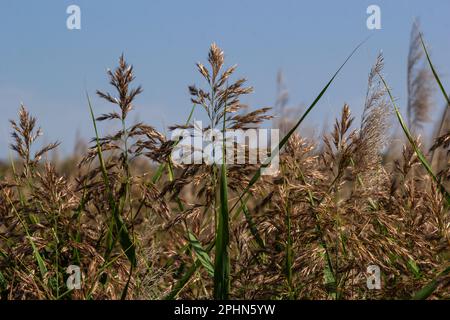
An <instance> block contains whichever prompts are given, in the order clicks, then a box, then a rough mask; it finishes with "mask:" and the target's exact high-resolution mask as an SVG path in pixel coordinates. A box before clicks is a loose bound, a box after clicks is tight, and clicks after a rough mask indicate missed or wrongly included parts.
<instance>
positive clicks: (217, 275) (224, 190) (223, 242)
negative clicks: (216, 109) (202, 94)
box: [214, 93, 230, 300]
mask: <svg viewBox="0 0 450 320" xmlns="http://www.w3.org/2000/svg"><path fill="white" fill-rule="evenodd" d="M227 107H228V106H227V93H225V110H224V115H223V138H222V139H223V148H222V167H221V171H220V213H219V222H218V226H217V232H216V255H215V264H214V298H215V299H217V300H226V299H228V294H229V291H230V257H229V253H228V245H229V242H230V235H229V233H230V230H229V228H230V227H229V211H228V181H227V164H226V152H225V148H226V138H225V130H226V120H225V119H226V111H227V110H226V108H227Z"/></svg>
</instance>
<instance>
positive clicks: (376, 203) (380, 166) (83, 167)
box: [0, 26, 450, 300]
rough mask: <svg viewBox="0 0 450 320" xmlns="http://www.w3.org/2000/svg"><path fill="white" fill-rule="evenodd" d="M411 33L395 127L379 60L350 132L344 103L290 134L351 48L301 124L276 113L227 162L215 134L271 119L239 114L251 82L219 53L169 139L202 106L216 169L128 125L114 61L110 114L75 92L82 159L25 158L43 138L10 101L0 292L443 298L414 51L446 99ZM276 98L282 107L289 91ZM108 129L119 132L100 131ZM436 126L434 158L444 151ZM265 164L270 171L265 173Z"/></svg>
mask: <svg viewBox="0 0 450 320" xmlns="http://www.w3.org/2000/svg"><path fill="white" fill-rule="evenodd" d="M414 28H415V29H413V32H412V35H413V36H412V39H411V46H410V55H409V58H408V61H409V64H408V65H409V66H410V68H409V72H408V76H407V79H408V81H407V82H408V84H409V85H408V88H409V97H408V101H409V102H408V105H407V109H406V111H407V114H408V115H409V116H408V117H407V118H405V119H406V120H405V119H404V118H403V116H402V113H401V111H400V107H399V106H398V105H397V103H396V102H395V100H394V97H393V93H392V90H391V89H390V88H389V86H388V83H387V80H386V79H385V78H384V76H383V75H382V69H383V57H382V55H379V56H378V57H377V60H376V62H375V64H374V66H373V67H372V69H371V71H370V73H369V77H368V79H369V80H368V89H367V93H366V100H365V103H364V105H363V106H362V107H363V116H362V119H361V124H360V125H356V124H355V121H354V120H355V119H354V117H353V116H352V112H351V106H349V105H348V104H344V107H343V108H342V111H341V114H340V116H339V117H338V118H337V119H336V121H335V124H334V126H333V127H332V128H331V129H330V130H325V131H324V133H323V134H322V135H321V136H320V137H317V136H315V137H307V134H306V130H299V129H300V128H302V125H305V123H307V121H308V119H309V118H308V117H309V115H310V114H311V112H312V111H313V110H315V109H316V108H317V107H318V105H319V102H320V101H321V100H322V99H323V97H324V96H325V95H326V94H327V92H328V90H329V89H330V87H331V86H332V85H333V83H334V82H335V81H337V78H338V76H339V75H340V73H341V72H342V70H343V68H344V67H345V66H346V65H347V63H348V62H349V61H350V59H351V58H352V57H353V56H354V54H355V53H356V52H357V51H358V49H359V48H360V47H361V46H362V45H363V43H365V42H363V43H361V44H359V45H358V46H357V47H356V48H355V49H354V50H353V51H352V52H351V53H350V55H349V56H348V57H347V58H346V59H345V60H344V62H343V63H342V64H341V65H340V66H339V68H338V69H337V71H336V72H335V73H333V74H332V76H331V78H330V79H329V80H328V81H327V82H326V83H325V86H324V87H323V88H322V89H321V90H320V91H319V93H318V95H317V96H316V97H315V99H314V100H313V101H312V103H311V104H310V105H309V106H308V107H307V108H306V110H305V111H304V112H303V113H302V114H301V116H300V117H299V118H298V119H294V120H295V121H292V119H286V118H281V119H277V123H278V125H279V127H281V128H287V129H288V130H285V131H284V132H285V134H284V135H283V136H282V137H281V139H280V142H279V143H278V145H277V146H276V147H275V148H274V149H273V150H269V151H272V152H271V155H270V157H269V159H267V160H266V162H264V163H260V164H258V165H252V164H246V165H236V164H233V163H226V159H228V154H227V153H226V152H227V149H226V146H227V141H226V139H225V138H226V133H227V131H229V130H234V129H242V130H246V129H249V128H254V127H258V126H259V125H261V124H262V123H263V122H264V121H266V120H269V119H271V118H272V116H271V115H270V112H271V111H270V108H267V107H264V108H258V109H256V110H254V111H250V110H249V109H248V108H247V106H246V105H245V104H243V103H242V102H241V100H242V97H243V96H245V95H248V94H250V93H252V91H253V89H252V88H251V87H247V86H246V80H245V79H243V78H238V79H237V80H235V81H233V77H234V75H235V74H236V73H237V67H236V66H231V67H228V68H226V67H225V65H226V63H225V56H224V53H223V51H222V50H221V49H220V48H219V47H218V46H217V45H216V44H212V45H211V47H210V49H209V52H208V57H207V60H208V63H207V65H203V64H201V63H198V64H197V69H198V71H199V74H200V76H201V78H202V80H203V83H205V88H199V87H197V86H195V85H192V86H190V87H189V91H190V94H191V102H192V103H193V105H192V107H190V108H188V112H189V116H188V118H187V121H186V122H184V123H182V124H180V125H177V124H175V125H173V126H172V127H170V130H176V129H188V130H191V129H193V126H194V125H193V123H192V119H194V116H196V113H197V112H204V114H205V115H206V116H207V118H208V121H209V124H208V128H205V130H204V132H202V133H204V134H205V135H206V134H208V131H209V130H210V129H214V128H218V130H220V131H221V133H222V143H223V145H222V146H221V155H222V157H221V160H222V162H221V163H220V164H217V163H213V164H212V165H207V164H205V163H202V164H199V163H197V164H196V163H178V162H176V161H174V158H172V152H173V151H174V149H175V148H177V147H179V146H180V144H181V143H183V142H184V141H182V139H184V138H185V137H183V138H180V139H177V140H175V141H172V140H170V139H168V137H166V136H165V135H163V134H161V133H160V132H158V131H157V130H156V129H154V128H153V127H151V126H149V125H147V124H144V123H143V122H134V123H130V117H129V115H130V113H132V112H133V110H134V108H135V104H136V101H137V99H139V95H140V93H141V92H142V88H141V87H140V86H137V87H133V86H132V85H133V83H134V80H135V73H134V69H133V67H132V66H131V65H129V64H128V63H127V62H126V61H125V58H124V56H121V57H120V59H119V64H118V66H117V68H116V69H114V70H112V71H108V74H107V75H108V78H109V82H110V84H111V86H112V88H113V90H114V91H113V92H112V93H108V92H101V91H98V92H97V96H98V98H99V99H103V100H105V101H107V102H109V103H110V105H111V106H112V107H113V109H112V110H111V111H110V112H109V113H105V114H102V115H100V116H96V115H95V110H94V107H93V103H92V102H93V101H91V97H90V96H89V95H88V94H86V98H87V104H88V107H89V114H90V121H91V122H92V127H93V135H94V138H93V139H92V140H91V142H90V144H89V145H88V146H86V147H85V148H84V150H83V151H82V152H81V153H82V154H81V155H80V154H76V155H74V156H73V159H68V160H66V162H65V163H63V164H62V163H59V162H57V161H49V160H48V159H49V155H48V154H49V152H51V151H52V150H54V149H56V148H57V146H58V143H53V144H49V145H46V146H44V147H43V148H42V149H39V150H38V151H37V152H36V153H32V151H31V150H32V149H34V148H35V146H36V140H37V139H38V137H39V136H40V135H41V131H40V130H39V129H38V128H37V127H36V122H37V120H36V119H35V118H33V117H32V116H31V115H30V114H29V113H28V111H26V109H25V108H24V107H22V108H21V109H20V111H19V121H12V122H11V125H12V129H13V133H12V138H13V143H12V149H13V150H14V152H15V153H16V154H17V158H15V159H13V160H12V161H11V165H10V166H9V167H7V168H6V169H0V170H2V171H0V175H1V177H2V178H1V180H0V297H1V298H4V299H178V298H180V299H205V298H206V299H218V300H225V299H399V298H402V299H404V298H414V299H430V298H432V299H445V298H448V297H449V296H448V284H449V283H448V272H449V267H448V257H449V254H450V248H449V231H450V229H449V226H450V223H449V221H450V220H449V219H450V218H449V204H450V196H449V192H448V187H449V185H448V177H449V172H450V171H449V166H448V163H447V162H448V155H447V158H445V161H442V157H440V158H439V159H437V158H435V162H440V163H439V165H436V166H432V165H431V163H430V162H432V161H433V155H434V153H432V154H431V155H430V154H428V153H427V152H426V151H424V150H423V148H422V145H421V142H420V139H419V138H418V133H419V132H420V131H419V129H420V126H421V124H422V123H423V122H424V121H425V119H427V117H426V115H427V113H428V112H429V110H431V109H430V108H431V107H433V106H432V104H431V101H432V100H431V99H429V96H428V94H429V93H430V92H431V91H429V90H428V89H431V87H432V85H434V82H433V81H430V80H432V78H431V79H430V78H428V77H426V76H424V75H425V71H424V70H423V69H420V68H418V66H419V65H420V62H421V59H422V55H421V54H420V51H421V50H423V53H425V56H424V57H423V58H424V59H425V58H426V61H427V62H428V67H429V69H430V70H431V74H433V76H434V79H435V82H436V83H437V85H438V86H439V88H440V91H441V92H442V94H443V95H444V96H445V98H446V102H447V103H448V104H449V105H450V103H449V102H450V101H449V97H448V95H447V93H446V91H445V89H444V85H443V83H442V81H441V79H440V78H439V76H438V73H437V71H436V69H435V67H434V65H433V63H432V59H431V57H430V54H429V52H428V51H427V48H426V45H425V42H424V39H423V37H422V35H421V34H420V32H419V31H418V29H417V28H418V27H417V26H415V27H414ZM417 35H418V36H417ZM419 40H420V41H419ZM420 45H421V46H420ZM418 46H419V47H418ZM418 49H421V50H418ZM425 87H426V88H428V89H427V90H425V91H423V90H422V89H421V88H425ZM280 94H283V97H279V99H278V100H279V101H283V104H287V101H288V100H287V92H286V91H285V90H283V92H281V93H280ZM338 103H341V102H338ZM391 113H392V114H395V116H396V118H397V122H398V124H399V125H400V127H401V129H402V132H403V134H404V135H405V137H406V139H405V140H404V141H403V140H401V139H400V142H401V143H402V144H403V145H402V147H403V148H402V150H401V152H398V150H397V149H396V148H393V147H392V145H391V144H390V139H391V138H392V137H391V136H390V130H389V129H390V125H391V122H392V121H391V118H390V115H391ZM104 121H107V122H108V124H110V125H111V127H112V128H117V129H116V130H115V131H113V132H112V133H110V134H103V133H102V132H101V130H99V129H100V126H99V123H101V122H104ZM443 122H444V120H442V121H441V124H439V126H440V129H439V132H441V131H442V132H443V133H444V135H443V136H438V137H433V139H434V138H436V139H434V140H435V141H434V145H433V148H432V149H433V150H437V149H440V151H443V152H444V153H445V151H446V149H448V146H449V145H448V141H450V140H449V139H448V136H447V135H448V134H446V133H445V132H444V131H445V126H444V125H443ZM191 138H192V137H191ZM396 141H398V140H396ZM244 147H246V148H248V147H249V146H248V144H247V143H246V142H244ZM275 156H279V158H280V168H281V170H280V172H279V173H277V174H275V175H273V176H263V175H262V170H263V169H265V168H267V167H268V166H269V165H270V162H271V160H273V159H274V157H275ZM246 157H247V158H248V156H247V155H246ZM247 158H246V160H248V159H247ZM430 158H431V160H430ZM436 168H441V170H438V169H436ZM442 168H443V169H442ZM74 264H75V265H78V266H80V268H81V270H82V288H81V289H80V290H68V288H67V287H66V280H67V278H68V275H67V274H66V268H67V267H68V266H69V265H74ZM373 264H375V265H377V266H379V267H380V269H381V272H382V279H381V280H382V289H381V290H379V291H372V290H369V289H368V288H367V286H366V276H367V275H366V270H367V266H369V265H373Z"/></svg>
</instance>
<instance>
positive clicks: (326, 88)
mask: <svg viewBox="0 0 450 320" xmlns="http://www.w3.org/2000/svg"><path fill="white" fill-rule="evenodd" d="M367 40H368V39H366V40H364V41H363V42H361V43H360V44H358V45H357V46H356V48H355V49H353V51H352V52H351V53H350V55H349V56H348V57H347V58H346V59H345V61H344V63H343V64H342V65H341V66H340V67H339V69H338V70H337V71H336V72H335V73H334V75H333V76H332V77H331V79H330V80H329V81H328V83H327V84H326V86H325V87H324V88H323V89H322V91H320V93H319V95H318V96H317V97H316V98H315V99H314V101H313V102H312V104H311V105H310V106H309V107H308V109H306V111H305V113H304V114H303V115H302V116H301V118H300V119H299V120H298V121H297V123H296V124H295V125H294V126H293V127H292V128H291V130H289V132H288V133H287V134H286V135H285V136H284V137H283V139H282V140H281V141H280V143H279V145H278V147H277V148H276V149H275V150H272V152H271V154H270V157H269V158H268V159H267V161H266V163H264V164H261V166H260V167H259V168H258V170H257V171H256V173H255V175H254V176H253V177H252V179H251V180H250V182H249V183H248V185H247V187H246V188H245V189H244V191H243V192H242V193H241V195H240V196H239V199H238V200H237V201H236V203H235V204H234V205H233V207H232V208H231V210H230V211H233V210H234V209H235V208H236V206H237V205H238V204H239V203H240V202H241V201H242V199H243V198H244V196H245V195H246V194H247V193H248V192H249V191H250V189H251V187H252V186H253V185H254V184H255V183H256V182H257V181H258V180H259V178H260V177H261V172H262V169H264V168H267V167H268V166H269V165H270V163H271V162H272V160H273V158H274V157H275V156H276V155H277V154H278V153H279V152H280V150H281V149H282V148H283V147H284V146H285V144H286V143H287V142H288V140H289V138H290V137H291V136H292V135H293V134H294V133H295V131H297V129H298V127H299V126H300V125H301V124H302V122H303V121H304V120H305V119H306V117H307V116H308V115H309V113H310V112H311V111H312V110H313V109H314V107H315V106H316V105H317V103H318V102H319V101H320V100H321V99H322V97H323V95H324V94H325V92H327V90H328V88H329V87H330V86H331V84H332V83H333V82H334V80H335V79H336V77H337V76H338V74H339V73H340V72H341V70H342V69H343V68H344V66H345V65H346V64H347V62H348V61H349V60H350V59H351V58H352V57H353V55H354V54H355V53H356V51H358V49H359V48H360V47H361V46H362V45H363V44H364V43H365V42H366V41H367Z"/></svg>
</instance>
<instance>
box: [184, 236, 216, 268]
mask: <svg viewBox="0 0 450 320" xmlns="http://www.w3.org/2000/svg"><path fill="white" fill-rule="evenodd" d="M188 236H189V243H190V245H191V247H192V249H194V251H195V254H196V256H197V259H198V260H199V261H200V263H201V264H202V265H203V267H205V269H206V270H207V271H208V273H209V275H210V276H211V277H214V266H213V264H212V262H211V258H210V257H209V255H208V253H207V252H206V250H205V249H203V247H202V244H201V243H200V241H199V240H198V239H197V237H196V236H195V235H194V234H193V233H192V232H191V231H188Z"/></svg>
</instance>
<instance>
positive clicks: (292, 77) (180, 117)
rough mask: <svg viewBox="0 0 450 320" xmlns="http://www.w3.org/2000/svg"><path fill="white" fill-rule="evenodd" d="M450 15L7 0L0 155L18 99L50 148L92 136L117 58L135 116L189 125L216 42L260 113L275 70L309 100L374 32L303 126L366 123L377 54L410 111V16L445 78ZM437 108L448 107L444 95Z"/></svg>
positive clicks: (268, 100)
mask: <svg viewBox="0 0 450 320" xmlns="http://www.w3.org/2000/svg"><path fill="white" fill-rule="evenodd" d="M71 4H76V5H78V6H80V7H81V13H82V17H81V18H82V29H81V30H76V31H69V30H68V29H67V28H66V19H67V17H68V15H67V14H66V8H67V7H68V6H69V5H71ZM370 4H377V5H379V6H380V7H381V12H382V30H377V31H370V30H368V29H367V27H366V19H367V14H366V8H367V7H368V6H369V5H370ZM449 12H450V1H448V0H433V1H416V0H395V1H375V0H371V1H365V0H346V1H331V0H329V1H325V0H315V1H288V0H281V1H262V0H259V1H256V0H255V1H243V0H240V1H238V0H229V1H221V2H219V1H211V0H209V1H206V0H202V1H199V0H196V1H181V0H180V1H170V0H169V1H168V0H165V1H156V0H153V1H147V0H129V1H113V0H95V1H92V0H90V1H88V0H72V1H63V0H46V1H24V0H2V1H1V3H0V39H1V41H2V45H1V47H2V49H1V50H0V110H1V117H0V157H6V156H7V155H8V154H9V151H8V147H7V146H8V143H9V140H10V138H9V131H10V129H9V125H8V121H7V120H8V119H13V118H16V113H17V110H18V107H19V105H20V103H21V102H23V103H24V104H25V105H26V106H27V107H28V109H29V110H30V111H31V112H32V113H33V114H34V115H36V116H37V117H38V119H39V122H40V124H41V126H42V127H43V129H44V132H45V138H44V140H43V141H52V140H56V139H58V140H61V141H62V142H63V144H62V146H61V152H62V153H64V154H67V153H70V152H71V151H72V148H73V143H74V140H75V136H76V133H77V132H79V133H80V134H81V136H83V137H86V138H89V137H91V136H92V135H93V132H92V125H91V123H90V120H89V113H88V109H87V105H86V99H85V95H84V91H85V88H87V89H88V91H89V92H90V93H91V95H94V92H95V90H96V89H102V90H105V89H108V81H107V78H106V75H105V70H106V69H107V68H109V67H114V66H115V65H116V62H117V58H118V57H119V55H120V54H121V53H122V52H124V53H125V55H126V58H127V60H128V61H129V62H131V63H132V64H133V65H134V66H135V68H136V76H137V80H136V83H138V84H141V85H142V86H143V87H144V93H143V94H142V95H141V96H140V97H139V99H138V100H137V109H136V112H135V113H134V116H132V119H135V118H139V119H140V120H142V121H145V122H146V123H149V124H151V125H154V126H155V127H157V128H158V129H160V130H162V128H163V127H164V126H168V125H171V124H174V123H181V122H184V120H185V119H186V117H187V115H188V113H189V110H190V107H191V104H190V100H189V94H188V90H187V87H188V85H191V84H194V83H197V84H201V83H202V82H201V81H202V79H201V78H200V76H199V74H198V73H197V71H196V67H195V62H197V61H201V62H204V61H206V56H207V51H208V48H209V45H210V44H211V42H213V41H215V42H217V43H218V45H219V46H220V47H222V48H223V49H224V51H225V54H226V64H227V65H232V64H235V63H237V64H238V65H239V68H238V70H237V73H236V75H237V76H245V77H246V78H248V80H249V84H250V85H252V86H254V87H255V93H254V94H253V95H251V96H249V97H246V98H245V100H244V102H246V103H248V104H250V105H251V106H253V107H262V106H271V105H273V103H274V101H275V95H276V85H275V84H276V75H277V72H278V71H279V70H282V71H283V72H284V75H285V78H286V82H287V85H288V88H289V91H290V96H291V103H292V104H293V105H297V104H308V103H310V102H311V101H312V100H313V99H314V98H315V96H316V95H317V94H318V92H319V91H320V90H321V88H322V87H323V86H324V84H325V83H326V82H327V81H328V79H329V78H330V75H331V74H332V73H333V72H334V71H335V70H336V68H337V67H338V66H339V64H340V63H341V62H342V61H343V60H344V59H345V57H346V56H347V54H348V53H349V52H350V51H351V50H352V49H353V47H354V46H355V45H356V44H357V43H358V42H360V41H361V40H363V39H364V38H366V37H367V36H368V35H371V34H372V35H373V36H372V38H371V39H370V40H369V42H368V43H367V44H366V45H365V46H364V47H363V48H362V49H361V50H360V51H359V52H358V54H357V55H356V56H355V57H354V58H353V59H352V60H351V61H350V63H349V64H348V65H347V66H346V68H345V69H344V71H343V73H342V74H341V75H340V76H339V78H338V79H337V81H336V83H335V84H334V85H333V87H332V88H331V90H329V92H328V93H327V95H326V97H325V98H324V99H323V100H322V101H321V102H320V104H319V105H318V108H317V109H316V110H315V111H314V112H313V114H311V117H310V118H309V119H308V125H310V126H317V125H318V124H320V123H322V122H323V121H324V120H325V119H328V121H331V120H332V119H333V117H334V116H336V115H337V114H338V113H339V110H340V109H341V107H342V105H343V104H344V102H347V103H349V104H350V106H351V108H352V110H353V111H354V113H355V114H356V115H358V116H359V114H360V110H361V106H362V104H363V99H364V95H365V91H366V80H367V74H368V72H369V69H370V66H371V64H372V63H373V61H374V60H375V57H376V55H377V53H378V52H379V51H380V50H383V52H384V55H385V60H386V68H385V74H386V76H387V79H388V81H389V83H390V84H391V86H392V87H393V89H394V93H395V95H396V96H397V97H398V99H399V100H398V102H399V104H400V106H401V107H402V108H403V109H404V105H405V99H406V95H405V92H406V82H405V79H406V57H407V53H408V42H409V33H410V29H411V24H412V21H413V18H414V17H420V20H421V24H422V29H423V31H424V33H425V36H426V40H427V42H428V43H429V44H430V47H431V49H432V55H433V60H434V62H435V64H436V67H437V68H438V70H439V71H440V73H441V74H442V75H443V80H444V82H445V83H449V79H448V74H449V72H450V64H449V62H448V60H447V57H448V55H449V53H450V41H449V40H450V37H449V31H450V20H449V19H448V13H449ZM436 101H437V102H438V104H439V105H442V104H443V100H442V99H441V97H439V96H438V95H437V97H436ZM93 102H94V106H95V110H96V113H98V114H100V113H102V112H106V111H108V110H110V108H111V106H108V105H107V104H105V103H104V102H102V101H100V100H99V99H98V98H96V97H95V98H94V99H93ZM197 118H199V119H201V118H202V115H201V114H197ZM102 129H103V130H108V128H102Z"/></svg>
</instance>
